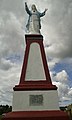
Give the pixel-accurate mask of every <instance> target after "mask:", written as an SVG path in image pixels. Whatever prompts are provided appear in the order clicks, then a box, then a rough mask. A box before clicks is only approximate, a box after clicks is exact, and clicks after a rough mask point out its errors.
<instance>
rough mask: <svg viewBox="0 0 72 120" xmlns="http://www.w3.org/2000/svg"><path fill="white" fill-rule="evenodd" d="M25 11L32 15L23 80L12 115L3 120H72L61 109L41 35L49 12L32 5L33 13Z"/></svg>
mask: <svg viewBox="0 0 72 120" xmlns="http://www.w3.org/2000/svg"><path fill="white" fill-rule="evenodd" d="M25 8H26V11H27V13H28V14H29V20H28V24H27V28H28V30H29V34H26V35H25V40H26V49H25V55H24V61H23V66H22V71H21V77H20V82H19V85H15V87H14V88H13V90H14V92H13V104H12V112H10V113H7V114H6V116H5V117H4V118H3V120H37V119H38V120H69V118H68V115H67V113H66V112H63V111H60V109H59V103H58V93H57V87H56V86H55V85H53V84H52V81H51V77H50V74H49V69H48V65H47V61H46V55H45V51H44V46H43V36H42V35H41V33H40V28H41V24H40V17H41V16H43V15H45V13H46V11H47V9H45V11H44V12H43V13H39V12H38V11H37V9H36V6H35V5H32V11H30V10H29V9H28V6H27V3H25ZM40 15H41V16H40Z"/></svg>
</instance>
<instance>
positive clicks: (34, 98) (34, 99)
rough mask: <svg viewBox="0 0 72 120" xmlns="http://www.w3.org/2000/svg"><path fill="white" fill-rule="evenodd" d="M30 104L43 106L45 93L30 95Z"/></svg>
mask: <svg viewBox="0 0 72 120" xmlns="http://www.w3.org/2000/svg"><path fill="white" fill-rule="evenodd" d="M29 105H30V106H41V105H43V95H30V96H29Z"/></svg>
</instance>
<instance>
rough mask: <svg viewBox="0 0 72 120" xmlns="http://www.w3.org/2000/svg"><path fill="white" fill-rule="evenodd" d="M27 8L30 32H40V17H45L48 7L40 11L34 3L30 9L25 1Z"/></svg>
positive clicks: (27, 26)
mask: <svg viewBox="0 0 72 120" xmlns="http://www.w3.org/2000/svg"><path fill="white" fill-rule="evenodd" d="M25 10H26V12H27V13H28V14H29V19H28V23H27V25H26V28H27V30H28V32H29V33H30V34H40V29H41V23H40V17H43V16H44V15H45V13H46V11H47V10H48V9H45V10H44V12H42V13H40V12H39V11H37V8H36V6H35V5H34V4H33V5H32V7H31V11H30V10H29V8H28V6H27V3H26V2H25Z"/></svg>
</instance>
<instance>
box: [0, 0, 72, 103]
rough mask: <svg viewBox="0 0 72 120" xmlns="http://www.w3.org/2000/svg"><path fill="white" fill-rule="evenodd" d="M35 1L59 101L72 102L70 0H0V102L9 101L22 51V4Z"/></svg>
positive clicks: (17, 78) (23, 46)
mask: <svg viewBox="0 0 72 120" xmlns="http://www.w3.org/2000/svg"><path fill="white" fill-rule="evenodd" d="M25 2H27V3H28V6H29V8H30V7H31V5H32V4H36V6H37V9H38V10H39V11H40V12H42V11H44V10H45V8H48V11H47V13H46V15H45V16H44V17H43V18H42V19H41V25H42V28H41V34H42V35H43V37H44V48H45V53H46V57H47V62H48V66H49V70H50V74H51V78H52V82H53V84H55V85H57V86H58V95H59V101H60V105H67V104H71V103H72V0H38V1H37V0H14V2H13V0H0V82H1V84H0V104H10V105H11V104H12V95H13V87H14V86H15V85H16V84H18V83H19V79H20V74H21V68H22V63H23V56H24V51H25V37H24V36H25V34H26V31H25V29H26V23H27V19H28V15H27V13H26V11H25V8H24V3H25Z"/></svg>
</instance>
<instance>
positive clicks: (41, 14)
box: [40, 9, 48, 17]
mask: <svg viewBox="0 0 72 120" xmlns="http://www.w3.org/2000/svg"><path fill="white" fill-rule="evenodd" d="M47 10H48V9H45V10H44V12H42V13H40V17H43V16H44V15H45V13H46V11H47Z"/></svg>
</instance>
